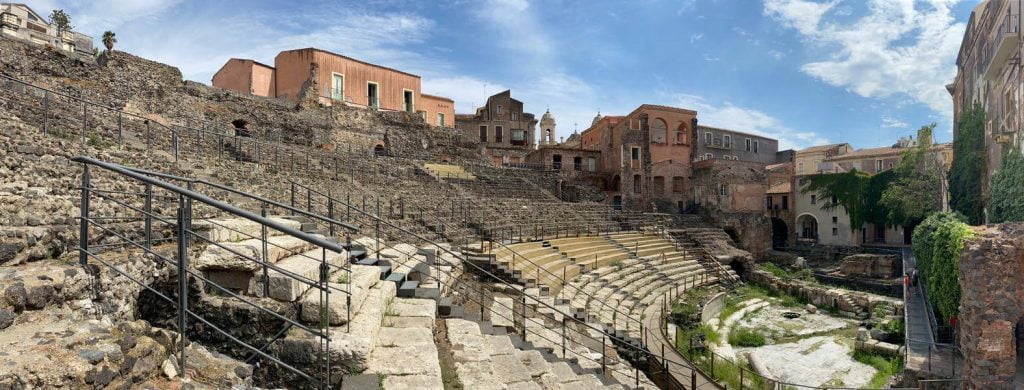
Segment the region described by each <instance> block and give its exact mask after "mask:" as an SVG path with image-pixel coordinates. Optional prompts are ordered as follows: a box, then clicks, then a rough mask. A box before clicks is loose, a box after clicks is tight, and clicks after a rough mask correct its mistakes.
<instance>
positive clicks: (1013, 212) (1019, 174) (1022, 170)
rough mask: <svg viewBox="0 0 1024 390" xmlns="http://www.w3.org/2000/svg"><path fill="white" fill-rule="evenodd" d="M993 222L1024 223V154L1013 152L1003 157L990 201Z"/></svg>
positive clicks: (995, 177) (993, 181)
mask: <svg viewBox="0 0 1024 390" xmlns="http://www.w3.org/2000/svg"><path fill="white" fill-rule="evenodd" d="M989 204H990V206H991V207H990V210H991V218H990V219H991V222H992V223H1002V222H1017V221H1024V154H1022V153H1021V151H1020V150H1016V149H1014V150H1011V151H1010V152H1007V153H1006V154H1005V155H1003V162H1002V166H1001V167H999V172H996V174H995V175H994V176H993V177H992V195H991V198H990V199H989Z"/></svg>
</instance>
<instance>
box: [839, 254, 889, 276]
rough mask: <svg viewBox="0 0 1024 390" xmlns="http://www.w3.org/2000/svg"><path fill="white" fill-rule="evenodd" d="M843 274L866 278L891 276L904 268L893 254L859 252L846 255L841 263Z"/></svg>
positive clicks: (840, 267)
mask: <svg viewBox="0 0 1024 390" xmlns="http://www.w3.org/2000/svg"><path fill="white" fill-rule="evenodd" d="M839 270H840V271H841V272H842V273H843V275H847V276H856V277H865V278H891V277H894V276H897V275H899V274H900V271H902V270H903V265H902V263H900V262H898V261H897V260H896V256H893V255H872V254H857V255H851V256H846V257H844V258H843V260H842V261H841V262H840V263H839Z"/></svg>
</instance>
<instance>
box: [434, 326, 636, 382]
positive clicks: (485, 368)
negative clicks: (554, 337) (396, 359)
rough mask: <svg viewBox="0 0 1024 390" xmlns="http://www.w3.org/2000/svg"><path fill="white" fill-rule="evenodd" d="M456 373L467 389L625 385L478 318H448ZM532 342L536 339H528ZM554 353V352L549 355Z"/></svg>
mask: <svg viewBox="0 0 1024 390" xmlns="http://www.w3.org/2000/svg"><path fill="white" fill-rule="evenodd" d="M445 325H446V327H447V330H448V332H447V337H448V341H449V342H450V343H451V345H452V354H453V358H454V361H455V373H456V376H457V377H458V379H459V382H461V384H462V387H463V388H466V389H480V390H490V389H502V390H504V389H580V390H582V389H599V388H602V389H624V388H625V387H624V386H623V385H622V384H619V383H618V382H617V381H615V380H614V379H611V378H608V377H602V376H600V375H598V374H596V373H594V372H593V370H583V369H580V368H579V367H578V366H577V367H573V366H574V365H572V364H570V363H569V362H565V361H558V360H555V361H549V359H550V358H549V357H548V356H545V354H544V353H543V352H541V351H538V350H531V349H521V348H517V347H516V345H515V344H516V342H517V340H521V339H519V338H518V336H510V335H501V334H497V335H496V334H488V333H487V332H482V331H481V325H480V324H479V323H477V322H475V321H470V320H466V319H461V318H450V319H447V320H445ZM526 344H529V345H530V346H532V343H529V342H526ZM549 356H550V355H549Z"/></svg>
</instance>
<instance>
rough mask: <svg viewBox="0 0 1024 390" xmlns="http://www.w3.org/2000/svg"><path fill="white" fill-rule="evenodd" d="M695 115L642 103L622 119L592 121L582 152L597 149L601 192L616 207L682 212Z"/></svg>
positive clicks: (583, 136)
mask: <svg viewBox="0 0 1024 390" xmlns="http://www.w3.org/2000/svg"><path fill="white" fill-rule="evenodd" d="M696 119H697V112H696V111H692V110H687V109H682V108H675V107H666V106H658V105H651V104H644V105H641V106H640V107H637V108H636V109H635V110H633V112H630V113H629V114H627V115H625V116H604V117H599V118H595V121H594V123H593V124H592V125H591V126H590V128H588V129H586V130H584V131H583V132H582V133H581V134H580V143H581V145H582V148H583V149H587V150H598V151H600V152H601V154H600V155H601V157H600V160H599V162H598V165H599V170H600V171H601V172H604V173H605V176H606V182H605V183H604V185H603V190H604V193H605V195H606V198H607V199H609V201H610V202H611V203H612V205H614V206H615V207H626V208H629V209H633V210H650V209H651V208H652V207H651V204H652V203H655V202H657V203H659V204H660V207H662V208H667V209H670V210H676V209H682V208H684V207H685V205H686V203H687V201H688V200H689V198H690V192H689V189H690V183H689V180H690V177H691V165H692V164H691V155H690V151H691V149H690V134H691V133H692V131H693V127H694V126H695V125H696V123H697V122H696Z"/></svg>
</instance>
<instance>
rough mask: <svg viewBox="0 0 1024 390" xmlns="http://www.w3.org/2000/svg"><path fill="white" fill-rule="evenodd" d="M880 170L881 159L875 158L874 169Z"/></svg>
mask: <svg viewBox="0 0 1024 390" xmlns="http://www.w3.org/2000/svg"><path fill="white" fill-rule="evenodd" d="M881 170H882V160H875V171H876V172H878V171H881Z"/></svg>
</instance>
